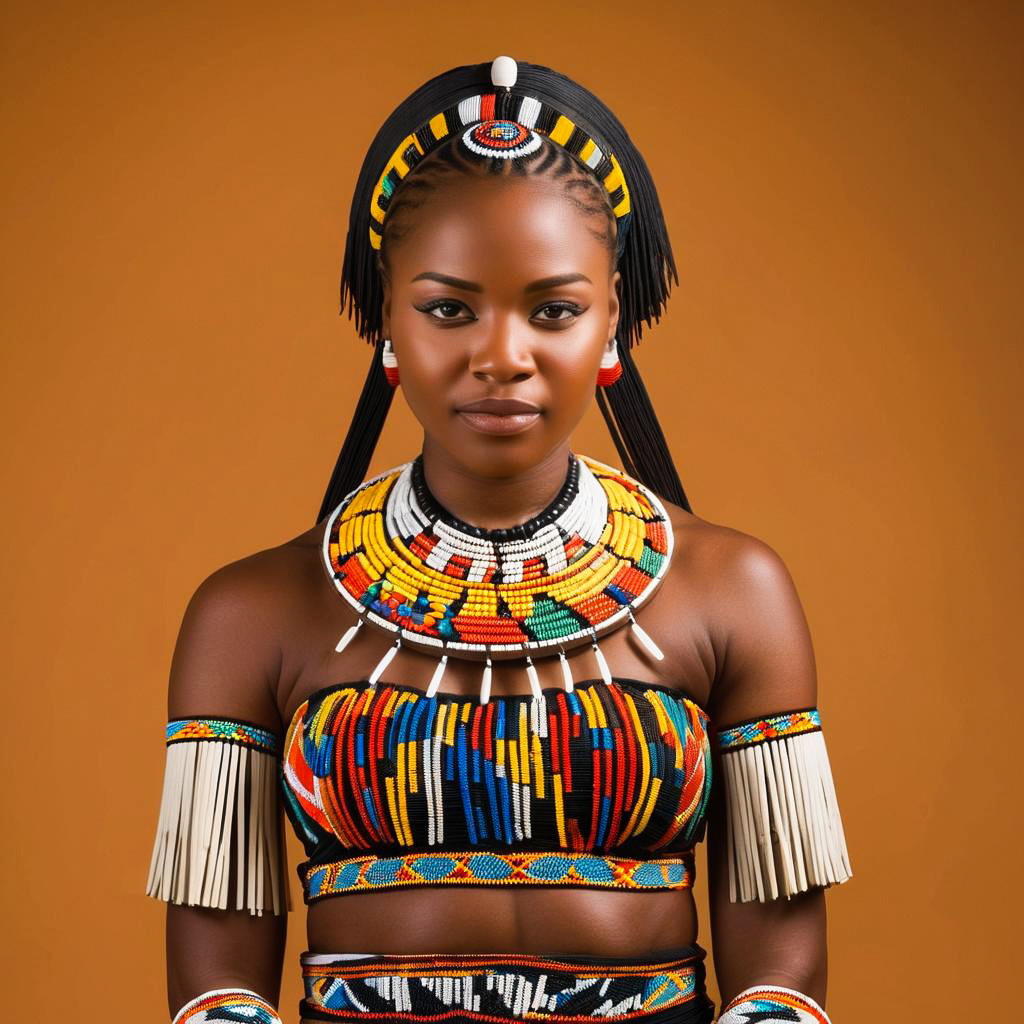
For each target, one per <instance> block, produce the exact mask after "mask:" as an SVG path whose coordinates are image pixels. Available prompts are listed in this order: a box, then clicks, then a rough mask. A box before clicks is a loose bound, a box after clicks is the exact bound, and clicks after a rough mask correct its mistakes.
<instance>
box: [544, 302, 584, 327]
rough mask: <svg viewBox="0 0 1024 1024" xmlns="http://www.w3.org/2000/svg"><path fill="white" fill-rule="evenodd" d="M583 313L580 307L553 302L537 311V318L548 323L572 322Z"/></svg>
mask: <svg viewBox="0 0 1024 1024" xmlns="http://www.w3.org/2000/svg"><path fill="white" fill-rule="evenodd" d="M582 312H583V310H582V309H580V307H579V306H573V305H570V304H568V303H564V302H551V303H548V305H546V306H541V307H540V309H538V310H537V316H538V317H539V318H540V319H541V320H546V321H547V322H548V323H550V322H552V321H554V320H572V319H573V317H577V316H579V315H580V314H581V313H582Z"/></svg>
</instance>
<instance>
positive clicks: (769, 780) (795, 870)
mask: <svg viewBox="0 0 1024 1024" xmlns="http://www.w3.org/2000/svg"><path fill="white" fill-rule="evenodd" d="M722 768H723V771H724V775H725V785H726V804H727V807H728V813H727V814H726V831H727V842H728V858H729V899H730V900H731V901H732V902H733V903H736V902H741V903H743V902H747V901H749V900H753V899H757V900H759V901H760V902H762V903H764V902H766V901H767V900H774V899H778V897H779V896H780V895H783V896H785V897H786V898H787V899H788V898H789V897H790V896H792V895H794V894H795V893H798V892H804V891H805V890H807V889H810V888H811V887H813V886H828V885H836V884H839V883H841V882H845V881H847V880H848V879H849V878H852V877H853V871H852V869H851V868H850V857H849V853H848V852H847V849H846V835H845V833H844V832H843V823H842V819H841V818H840V815H839V802H838V800H837V799H836V790H835V785H834V784H833V780H832V769H831V766H830V764H829V760H828V751H827V750H826V748H825V737H824V734H823V733H822V732H821V730H815V731H814V732H805V733H799V734H797V735H796V736H786V737H782V738H780V739H773V740H764V741H762V742H760V743H754V744H751V745H750V746H746V747H741V748H740V749H738V750H730V751H726V752H725V753H724V754H723V755H722Z"/></svg>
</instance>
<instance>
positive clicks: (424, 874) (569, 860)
mask: <svg viewBox="0 0 1024 1024" xmlns="http://www.w3.org/2000/svg"><path fill="white" fill-rule="evenodd" d="M693 863H694V862H693V854H692V852H688V853H687V854H686V855H685V856H683V857H666V858H652V859H651V860H633V859H630V858H628V857H614V856H609V855H607V854H594V853H523V852H519V853H503V852H490V851H489V852H478V851H463V852H457V851H446V852H444V853H407V854H403V855H400V856H397V857H377V856H374V855H364V856H360V857H350V858H348V859H346V860H340V861H335V862H333V863H331V864H321V865H317V866H314V867H310V868H307V869H306V872H305V877H304V878H303V892H304V893H305V899H306V902H307V903H310V902H312V901H313V900H316V899H320V898H321V897H322V896H334V895H338V894H340V893H349V892H364V891H367V890H377V889H390V888H396V887H406V886H422V885H443V884H454V885H501V886H509V885H516V886H523V885H525V886H544V885H572V886H579V887H581V888H595V889H639V890H643V889H685V888H688V887H690V886H692V885H693Z"/></svg>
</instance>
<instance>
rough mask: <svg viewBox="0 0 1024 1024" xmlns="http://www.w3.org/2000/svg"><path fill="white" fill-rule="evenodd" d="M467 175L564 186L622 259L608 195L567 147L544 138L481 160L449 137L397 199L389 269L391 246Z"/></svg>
mask: <svg viewBox="0 0 1024 1024" xmlns="http://www.w3.org/2000/svg"><path fill="white" fill-rule="evenodd" d="M462 176H477V177H486V176H493V177H509V178H521V177H533V178H537V177H541V176H544V177H547V178H550V179H552V180H553V181H555V182H556V183H558V184H560V185H562V188H563V192H564V195H565V197H566V199H568V200H569V201H570V202H571V203H572V204H573V205H574V206H575V207H576V208H577V209H578V210H579V211H580V213H582V214H583V215H584V216H586V217H601V218H602V219H603V220H604V229H603V230H601V231H594V234H595V236H596V237H597V238H598V240H599V241H600V242H602V243H603V244H604V245H605V246H607V248H608V250H609V254H610V255H612V256H613V257H614V256H615V254H616V242H617V234H618V229H617V224H616V217H615V213H614V211H613V210H612V205H611V201H610V199H609V196H608V192H607V191H606V190H605V189H604V188H603V187H602V186H601V183H600V182H599V181H598V180H597V178H596V177H595V176H594V174H593V173H592V172H591V171H589V170H588V169H587V168H586V167H584V166H583V165H582V164H580V163H579V162H578V161H577V160H575V159H573V157H572V156H570V155H569V154H568V153H567V152H566V151H565V150H564V149H563V148H562V147H561V146H559V145H558V143H556V142H552V141H551V139H549V138H548V137H547V136H541V138H540V146H539V147H538V148H537V149H535V150H533V151H532V152H530V153H527V154H525V155H523V156H517V157H515V158H513V159H510V160H505V159H501V158H500V157H496V156H485V157H481V156H477V155H475V154H474V153H471V152H470V151H469V150H467V149H466V148H465V147H464V146H462V145H459V144H458V139H457V137H454V136H453V137H449V138H448V139H446V140H445V141H444V142H442V143H441V144H440V145H439V146H438V147H437V148H436V149H434V150H433V151H431V152H430V153H429V154H428V155H427V156H426V157H424V158H423V159H422V160H421V161H420V162H419V163H417V164H416V166H415V167H414V168H413V169H412V170H411V171H410V172H409V174H408V175H407V176H406V178H405V179H404V180H403V181H402V183H401V185H400V186H399V187H398V188H397V190H396V191H395V192H394V194H393V195H392V196H391V199H390V202H389V203H388V208H387V214H386V216H385V218H384V221H383V225H382V227H383V230H382V232H381V247H380V250H379V255H380V259H381V263H382V265H384V266H386V264H387V258H386V252H387V247H388V244H389V243H392V244H393V243H396V242H399V241H401V239H402V238H404V237H405V235H406V234H407V233H408V231H409V229H410V227H411V222H412V221H413V219H414V215H415V212H416V211H417V210H418V209H420V207H422V206H423V205H424V203H426V202H427V200H428V199H429V198H430V197H431V196H432V195H435V194H436V193H437V192H438V191H439V190H440V189H442V188H443V187H445V185H447V184H449V183H450V182H452V181H453V179H457V178H458V177H462Z"/></svg>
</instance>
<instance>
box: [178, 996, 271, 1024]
mask: <svg viewBox="0 0 1024 1024" xmlns="http://www.w3.org/2000/svg"><path fill="white" fill-rule="evenodd" d="M207 1021H210V1022H213V1021H217V1022H218V1024H225V1022H232V1021H237V1022H238V1024H243V1022H245V1024H283V1022H282V1020H281V1018H280V1017H279V1016H278V1015H277V1010H275V1009H274V1007H273V1006H271V1005H270V1003H268V1002H267V1001H266V1000H265V999H264V998H263V997H262V996H261V995H259V994H258V993H256V992H253V991H252V989H249V988H214V989H210V991H209V992H203V993H202V995H198V996H196V997H195V999H190V1000H189V1001H188V1002H187V1003H186V1004H185V1005H184V1006H183V1007H182V1008H181V1009H180V1010H179V1011H178V1012H177V1013H176V1014H175V1015H174V1019H173V1020H172V1021H171V1024H206V1022H207Z"/></svg>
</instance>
